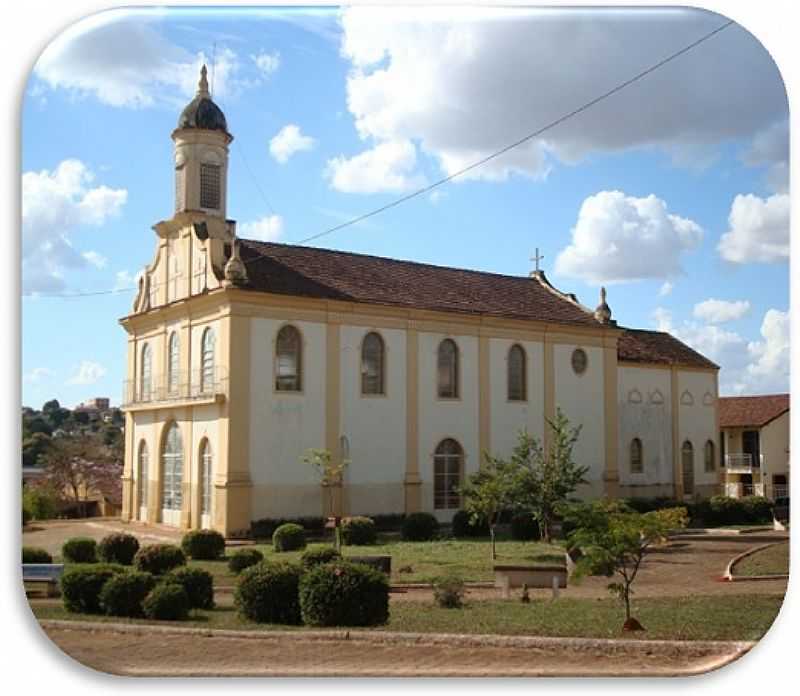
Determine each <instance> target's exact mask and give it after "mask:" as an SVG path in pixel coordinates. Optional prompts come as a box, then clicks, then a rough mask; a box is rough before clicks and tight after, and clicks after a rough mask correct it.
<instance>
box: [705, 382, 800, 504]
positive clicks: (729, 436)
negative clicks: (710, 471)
mask: <svg viewBox="0 0 800 696" xmlns="http://www.w3.org/2000/svg"><path fill="white" fill-rule="evenodd" d="M719 425H720V451H721V454H722V461H721V464H722V467H724V468H723V472H724V474H723V490H724V491H725V494H726V495H728V496H730V497H732V498H739V497H742V496H745V495H764V496H766V497H768V498H771V499H773V500H774V499H775V498H782V497H785V496H788V495H789V395H788V394H765V395H763V396H733V397H722V398H720V400H719Z"/></svg>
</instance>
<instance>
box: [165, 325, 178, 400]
mask: <svg viewBox="0 0 800 696" xmlns="http://www.w3.org/2000/svg"><path fill="white" fill-rule="evenodd" d="M168 352H169V355H168V361H167V373H168V374H167V388H168V389H169V393H170V394H176V393H177V392H178V371H179V370H180V343H179V341H178V332H177V331H173V332H172V333H171V334H170V336H169V349H168Z"/></svg>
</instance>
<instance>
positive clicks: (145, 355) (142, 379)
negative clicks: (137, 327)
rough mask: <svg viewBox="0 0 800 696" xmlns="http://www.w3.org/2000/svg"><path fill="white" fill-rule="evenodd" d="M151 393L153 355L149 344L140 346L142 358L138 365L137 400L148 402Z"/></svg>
mask: <svg viewBox="0 0 800 696" xmlns="http://www.w3.org/2000/svg"><path fill="white" fill-rule="evenodd" d="M152 393H153V353H152V351H151V350H150V344H149V343H145V344H144V345H143V346H142V357H141V363H140V365H139V400H140V401H150V396H151V394H152Z"/></svg>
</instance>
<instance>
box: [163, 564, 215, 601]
mask: <svg viewBox="0 0 800 696" xmlns="http://www.w3.org/2000/svg"><path fill="white" fill-rule="evenodd" d="M163 582H173V583H177V584H178V585H181V587H183V589H184V590H186V594H187V595H188V597H189V606H190V607H191V608H192V609H213V608H214V578H213V576H212V575H211V573H209V572H208V571H207V570H203V569H202V568H176V569H175V570H171V571H170V572H169V573H167V574H166V575H165V576H164V580H163Z"/></svg>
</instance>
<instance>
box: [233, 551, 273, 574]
mask: <svg viewBox="0 0 800 696" xmlns="http://www.w3.org/2000/svg"><path fill="white" fill-rule="evenodd" d="M263 560H264V554H263V553H261V551H259V550H258V549H239V550H238V551H234V552H233V553H232V554H231V557H230V558H229V559H228V570H230V571H231V573H234V574H235V575H238V574H239V573H241V572H242V571H243V570H244V569H245V568H249V567H250V566H254V565H255V564H256V563H261V561H263Z"/></svg>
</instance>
